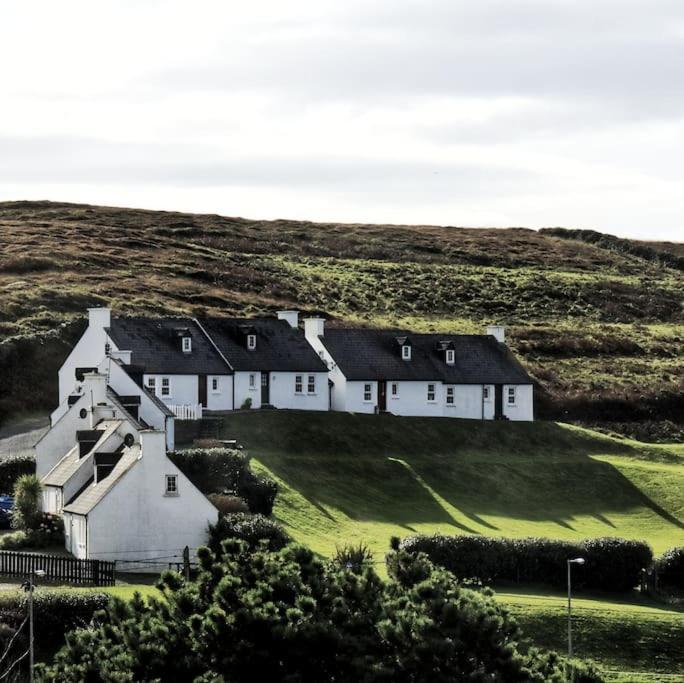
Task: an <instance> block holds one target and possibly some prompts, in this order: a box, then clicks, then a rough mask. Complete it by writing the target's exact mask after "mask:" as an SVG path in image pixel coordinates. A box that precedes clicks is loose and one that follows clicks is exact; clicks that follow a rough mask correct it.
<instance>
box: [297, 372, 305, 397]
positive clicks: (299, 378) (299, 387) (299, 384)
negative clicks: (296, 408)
mask: <svg viewBox="0 0 684 683" xmlns="http://www.w3.org/2000/svg"><path fill="white" fill-rule="evenodd" d="M303 386H304V385H303V383H302V376H301V375H295V394H301V393H302V392H303V391H304V389H303Z"/></svg>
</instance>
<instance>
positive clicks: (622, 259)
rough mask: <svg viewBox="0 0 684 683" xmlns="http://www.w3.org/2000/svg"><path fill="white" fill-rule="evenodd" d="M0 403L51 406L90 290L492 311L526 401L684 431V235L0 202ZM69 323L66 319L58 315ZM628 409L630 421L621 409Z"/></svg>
mask: <svg viewBox="0 0 684 683" xmlns="http://www.w3.org/2000/svg"><path fill="white" fill-rule="evenodd" d="M0 245H2V246H1V247H0V292H1V296H0V374H2V376H3V378H4V382H3V386H2V389H0V391H4V396H3V395H2V394H0V419H1V415H2V413H3V412H4V413H5V414H6V413H8V412H12V411H18V410H23V409H31V408H48V407H53V404H54V401H55V383H56V375H55V370H56V368H57V367H58V365H59V364H60V362H61V360H62V359H63V357H64V356H65V354H66V352H67V349H68V345H69V343H70V342H71V341H72V340H73V339H74V338H75V337H76V336H77V335H78V333H79V331H80V329H81V325H82V322H80V323H78V322H75V321H79V320H80V321H82V318H83V315H84V309H85V308H86V307H87V306H91V305H98V304H109V305H111V306H113V307H114V309H115V310H116V312H117V313H124V314H126V313H130V314H133V313H143V314H152V315H156V314H159V315H161V314H163V313H185V314H201V313H210V314H214V315H216V314H218V315H220V314H225V315H232V314H242V315H250V314H253V313H263V312H270V311H273V310H275V309H278V308H283V307H286V308H292V307H297V308H300V309H302V310H304V311H307V312H325V313H327V314H328V315H329V316H331V318H332V320H333V324H339V323H346V324H369V323H370V324H374V325H402V326H406V327H408V328H411V329H414V330H418V331H426V330H443V331H454V332H472V331H480V330H482V329H483V326H484V325H485V324H487V323H491V322H501V323H504V324H505V325H506V326H507V328H508V339H509V342H510V344H511V346H512V347H513V348H514V349H515V350H516V351H517V352H518V353H519V354H520V355H521V356H522V357H523V359H524V361H525V364H526V366H527V367H528V369H529V370H530V371H531V373H532V374H533V376H534V377H535V379H536V380H537V381H538V382H539V385H540V391H539V392H538V397H539V400H538V402H537V406H538V410H539V414H540V415H542V416H545V417H550V418H562V419H566V420H567V419H578V420H583V421H584V422H586V423H596V422H601V423H602V424H604V425H606V426H608V427H610V428H614V429H618V428H620V429H629V430H631V431H632V433H635V434H639V435H641V436H644V435H646V436H647V435H648V433H649V432H650V431H651V426H650V425H649V424H646V423H648V422H653V421H657V422H659V423H661V429H660V432H662V431H663V429H662V425H663V424H664V423H665V422H666V421H667V422H668V424H667V425H666V431H668V430H669V434H670V437H672V436H678V435H681V434H682V433H684V432H683V431H682V430H683V429H684V409H683V408H682V405H683V404H684V401H683V398H684V363H682V349H683V348H684V343H683V342H684V311H683V309H682V291H683V289H684V288H683V285H684V270H683V268H684V266H683V265H682V259H683V258H684V256H683V255H682V254H683V253H684V250H683V249H682V245H680V244H668V243H656V242H654V243H645V242H635V241H633V240H623V239H618V238H608V237H607V236H602V235H601V234H600V233H592V232H591V231H564V230H559V229H550V230H547V231H540V232H535V231H532V230H525V229H522V228H511V229H506V230H493V229H463V228H455V227H438V226H388V225H339V224H317V223H307V222H301V221H284V220H283V221H250V220H246V219H242V218H227V217H221V216H215V215H190V214H181V213H165V212H154V211H139V210H132V209H115V208H105V207H93V206H82V205H72V204H57V203H50V202H9V203H0ZM69 323H72V324H69ZM627 422H630V423H631V425H630V426H627V427H626V426H625V425H624V424H618V423H627Z"/></svg>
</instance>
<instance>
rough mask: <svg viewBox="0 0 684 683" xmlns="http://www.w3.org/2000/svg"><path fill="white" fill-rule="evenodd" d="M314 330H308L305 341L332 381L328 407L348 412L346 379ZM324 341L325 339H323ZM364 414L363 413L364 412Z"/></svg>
mask: <svg viewBox="0 0 684 683" xmlns="http://www.w3.org/2000/svg"><path fill="white" fill-rule="evenodd" d="M314 331H315V330H311V329H309V330H308V332H309V334H307V336H306V340H307V341H308V342H309V344H310V346H311V348H313V350H314V351H315V352H316V353H317V354H318V355H319V356H320V358H322V359H323V362H324V363H325V364H326V365H327V366H328V369H329V372H328V378H329V379H330V380H331V381H332V383H333V387H332V401H331V405H330V409H331V410H341V411H345V410H348V408H347V407H346V406H347V379H346V377H345V376H344V375H343V374H342V371H341V370H340V369H339V368H338V367H337V364H336V363H335V361H334V360H333V357H332V356H331V355H330V353H329V352H328V349H326V348H325V345H324V344H323V342H322V341H321V340H320V339H319V337H318V336H317V335H316V334H313V332H314ZM323 339H324V340H325V337H324V338H323ZM364 412H365V411H364Z"/></svg>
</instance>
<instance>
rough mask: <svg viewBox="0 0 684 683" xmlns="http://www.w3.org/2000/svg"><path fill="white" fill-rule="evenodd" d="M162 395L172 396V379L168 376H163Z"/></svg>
mask: <svg viewBox="0 0 684 683" xmlns="http://www.w3.org/2000/svg"><path fill="white" fill-rule="evenodd" d="M161 387H162V391H161V395H162V396H171V380H170V379H169V378H168V377H162V385H161Z"/></svg>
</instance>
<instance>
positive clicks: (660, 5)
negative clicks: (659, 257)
mask: <svg viewBox="0 0 684 683" xmlns="http://www.w3.org/2000/svg"><path fill="white" fill-rule="evenodd" d="M0 65H2V66H1V67H0V75H1V79H0V84H1V85H0V201H4V200H16V199H51V200H56V201H74V202H85V203H91V204H107V205H114V206H133V207H142V208H150V209H168V210H179V211H192V212H201V213H219V214H223V215H229V216H238V215H239V216H245V217H249V218H265V219H269V218H292V219H306V220H322V221H334V222H369V223H370V222H376V223H420V224H440V225H457V226H495V227H504V226H525V227H530V228H538V227H545V226H565V227H578V228H589V229H596V230H601V231H602V232H609V233H612V234H617V235H622V236H627V237H638V238H642V239H670V240H678V241H682V240H684V163H683V160H684V2H682V1H681V0H643V1H636V0H469V1H467V2H466V1H464V0H415V1H407V0H377V1H373V0H364V1H358V0H344V2H341V1H340V0H336V1H334V2H332V1H328V0H311V1H309V0H306V1H301V0H288V1H287V2H283V1H282V0H280V1H278V2H262V1H260V0H249V1H248V2H245V1H244V0H241V2H233V1H232V0H231V1H227V0H223V1H216V2H213V1H209V0H194V1H193V2H188V1H187V0H184V1H183V2H177V1H175V0H164V1H157V0H136V1H127V0H118V1H116V2H108V1H106V0H98V1H97V2H93V1H92V0H89V1H87V2H80V1H79V2H76V1H70V0H61V1H60V2H54V0H50V1H45V2H42V1H41V2H37V1H35V0H20V1H19V0H3V1H2V3H1V4H0Z"/></svg>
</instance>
